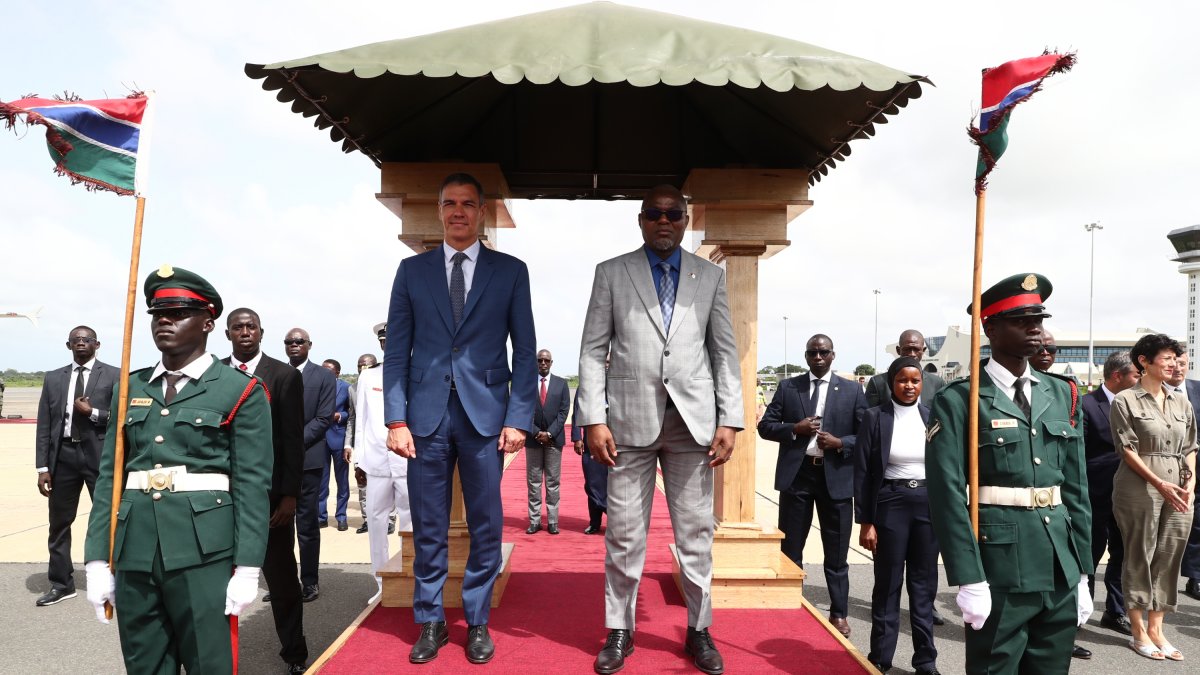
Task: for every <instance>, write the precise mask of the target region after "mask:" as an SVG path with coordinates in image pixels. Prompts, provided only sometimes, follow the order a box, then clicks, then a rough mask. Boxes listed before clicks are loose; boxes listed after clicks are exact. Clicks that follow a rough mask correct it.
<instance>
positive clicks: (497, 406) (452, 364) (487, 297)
mask: <svg viewBox="0 0 1200 675" xmlns="http://www.w3.org/2000/svg"><path fill="white" fill-rule="evenodd" d="M387 338H388V340H387V353H386V354H385V355H384V359H383V394H384V401H383V406H384V416H385V418H386V420H387V421H388V422H398V421H404V422H407V423H408V428H409V430H410V431H411V432H412V433H413V434H414V435H416V436H429V435H432V434H433V432H434V431H436V430H437V427H438V424H439V423H440V422H441V420H442V417H443V415H444V414H445V412H446V405H447V402H448V401H449V398H450V381H451V377H453V378H454V386H455V388H456V389H457V391H458V398H459V400H460V401H461V402H462V406H463V409H465V410H466V412H467V416H468V417H469V418H470V419H471V424H472V425H474V427H475V430H476V431H478V432H479V433H480V434H481V435H483V436H497V435H499V434H500V429H501V427H514V428H517V429H523V430H525V431H526V432H529V431H530V430H531V427H532V424H531V423H532V421H533V404H534V402H535V401H536V400H537V397H538V391H537V363H536V361H535V359H534V354H535V353H536V351H537V338H536V336H535V335H534V327H533V306H532V304H531V302H530V298H529V270H528V268H526V266H525V263H523V262H521V261H520V260H518V259H517V258H514V257H513V256H510V255H506V254H504V253H499V252H497V251H493V250H491V249H489V248H487V247H480V249H479V260H478V261H477V262H476V264H475V274H474V276H473V278H472V281H471V291H470V292H469V293H467V297H466V304H465V306H464V307H463V314H462V321H461V323H460V324H459V326H458V328H457V329H455V327H454V316H453V314H452V313H451V309H450V288H449V284H448V283H447V281H446V264H445V256H444V254H443V252H442V247H441V246H439V247H437V248H435V249H433V250H432V251H427V252H425V253H422V254H420V255H415V256H413V257H411V258H407V259H405V260H403V261H401V263H400V267H399V269H397V270H396V280H395V282H394V283H393V284H392V299H391V305H390V306H389V308H388V328H387ZM510 339H511V341H512V366H511V368H510V367H509V362H508V343H509V340H510ZM510 381H511V392H510Z"/></svg>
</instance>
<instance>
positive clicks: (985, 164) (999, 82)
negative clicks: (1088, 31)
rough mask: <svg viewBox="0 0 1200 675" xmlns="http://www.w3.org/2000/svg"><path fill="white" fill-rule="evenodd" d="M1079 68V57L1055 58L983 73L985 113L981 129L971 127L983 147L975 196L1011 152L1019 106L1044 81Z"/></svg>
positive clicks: (1019, 62)
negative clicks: (1011, 120) (1012, 121)
mask: <svg viewBox="0 0 1200 675" xmlns="http://www.w3.org/2000/svg"><path fill="white" fill-rule="evenodd" d="M1074 65H1075V54H1073V53H1072V54H1054V53H1051V52H1050V51H1046V52H1044V53H1043V54H1042V55H1041V56H1035V57H1033V58H1029V59H1019V60H1017V61H1009V62H1008V63H1006V64H1004V65H1002V66H998V67H996V68H987V69H985V70H984V71H983V99H982V101H983V109H982V111H981V112H980V115H979V128H978V129H976V128H975V127H968V129H967V133H968V134H970V136H971V140H972V141H973V142H974V143H975V144H976V145H978V146H979V162H978V165H977V166H976V169H975V194H979V193H981V192H983V191H984V190H985V189H987V177H988V174H989V173H991V172H992V169H994V168H995V167H996V162H997V161H998V160H999V159H1000V156H1001V155H1003V154H1004V151H1005V149H1007V148H1008V116H1009V114H1010V113H1011V112H1012V109H1013V108H1014V107H1016V105H1017V104H1018V103H1023V102H1025V101H1027V100H1029V97H1030V96H1033V95H1034V93H1036V92H1037V91H1038V90H1039V89H1041V88H1042V81H1043V80H1045V79H1046V78H1047V77H1050V76H1051V75H1054V74H1055V73H1065V72H1067V71H1068V70H1070V69H1071V67H1072V66H1074Z"/></svg>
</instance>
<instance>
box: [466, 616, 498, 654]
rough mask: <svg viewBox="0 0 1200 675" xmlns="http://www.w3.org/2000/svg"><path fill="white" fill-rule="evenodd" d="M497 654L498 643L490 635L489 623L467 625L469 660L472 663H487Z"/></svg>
mask: <svg viewBox="0 0 1200 675" xmlns="http://www.w3.org/2000/svg"><path fill="white" fill-rule="evenodd" d="M495 655H496V645H495V644H494V643H493V642H492V636H491V635H488V629H487V624H486V623H485V624H480V625H478V626H467V660H468V661H470V662H471V663H487V662H488V661H491V660H492V657H493V656H495Z"/></svg>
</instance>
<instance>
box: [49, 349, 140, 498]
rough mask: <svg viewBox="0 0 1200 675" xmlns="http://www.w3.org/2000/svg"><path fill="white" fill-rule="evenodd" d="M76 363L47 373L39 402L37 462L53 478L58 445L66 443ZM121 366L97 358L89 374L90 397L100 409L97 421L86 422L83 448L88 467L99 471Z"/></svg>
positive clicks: (88, 394) (92, 402)
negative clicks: (66, 419)
mask: <svg viewBox="0 0 1200 675" xmlns="http://www.w3.org/2000/svg"><path fill="white" fill-rule="evenodd" d="M75 365H76V364H75V363H71V365H69V366H64V367H62V368H58V369H55V370H51V371H50V372H48V373H46V378H45V380H44V382H43V384H42V397H41V400H40V401H39V402H38V416H37V437H36V441H35V443H34V452H35V455H36V456H35V458H34V465H35V466H37V467H43V466H44V467H48V468H49V469H50V476H51V478H53V477H54V472H55V470H56V468H57V466H58V446H59V443H61V442H62V434H63V414H64V411H65V410H66V407H67V397H68V396H69V395H70V391H71V385H72V380H74V378H75V372H74V371H75ZM118 375H120V369H118V368H114V367H113V366H110V365H108V364H107V363H104V362H102V361H99V360H97V361H96V364H95V369H94V370H92V373H91V375H89V376H88V381H87V392H86V393H87V396H88V398H89V400H90V401H91V404H92V408H94V409H95V410H96V411H97V415H96V417H97V418H98V420H97V422H96V423H95V424H93V423H92V421H91V420H90V419H88V420H86V421H85V422H84V424H83V437H82V441H83V442H82V444H81V445H82V448H83V454H84V458H85V459H86V460H87V466H88V470H90V471H91V472H92V473H95V472H96V471H97V470H98V469H99V467H100V451H101V450H102V449H103V448H104V437H105V432H106V430H107V428H108V414H109V411H110V410H111V407H112V399H113V394H114V392H113V387H114V386H116V384H117V376H118Z"/></svg>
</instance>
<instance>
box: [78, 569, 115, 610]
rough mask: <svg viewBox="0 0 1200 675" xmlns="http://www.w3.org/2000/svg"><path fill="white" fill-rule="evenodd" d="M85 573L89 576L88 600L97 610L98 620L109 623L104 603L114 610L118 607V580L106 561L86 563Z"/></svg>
mask: <svg viewBox="0 0 1200 675" xmlns="http://www.w3.org/2000/svg"><path fill="white" fill-rule="evenodd" d="M83 571H84V573H85V574H86V575H87V587H88V589H87V599H88V602H90V603H92V606H93V607H95V608H96V620H97V621H99V622H100V623H108V617H106V616H104V602H105V601H108V604H110V605H112V606H113V607H114V608H115V607H116V606H117V579H116V577H114V576H113V573H112V570H110V569H109V568H108V562H106V561H104V560H89V561H88V562H86V563H84V565H83Z"/></svg>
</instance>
